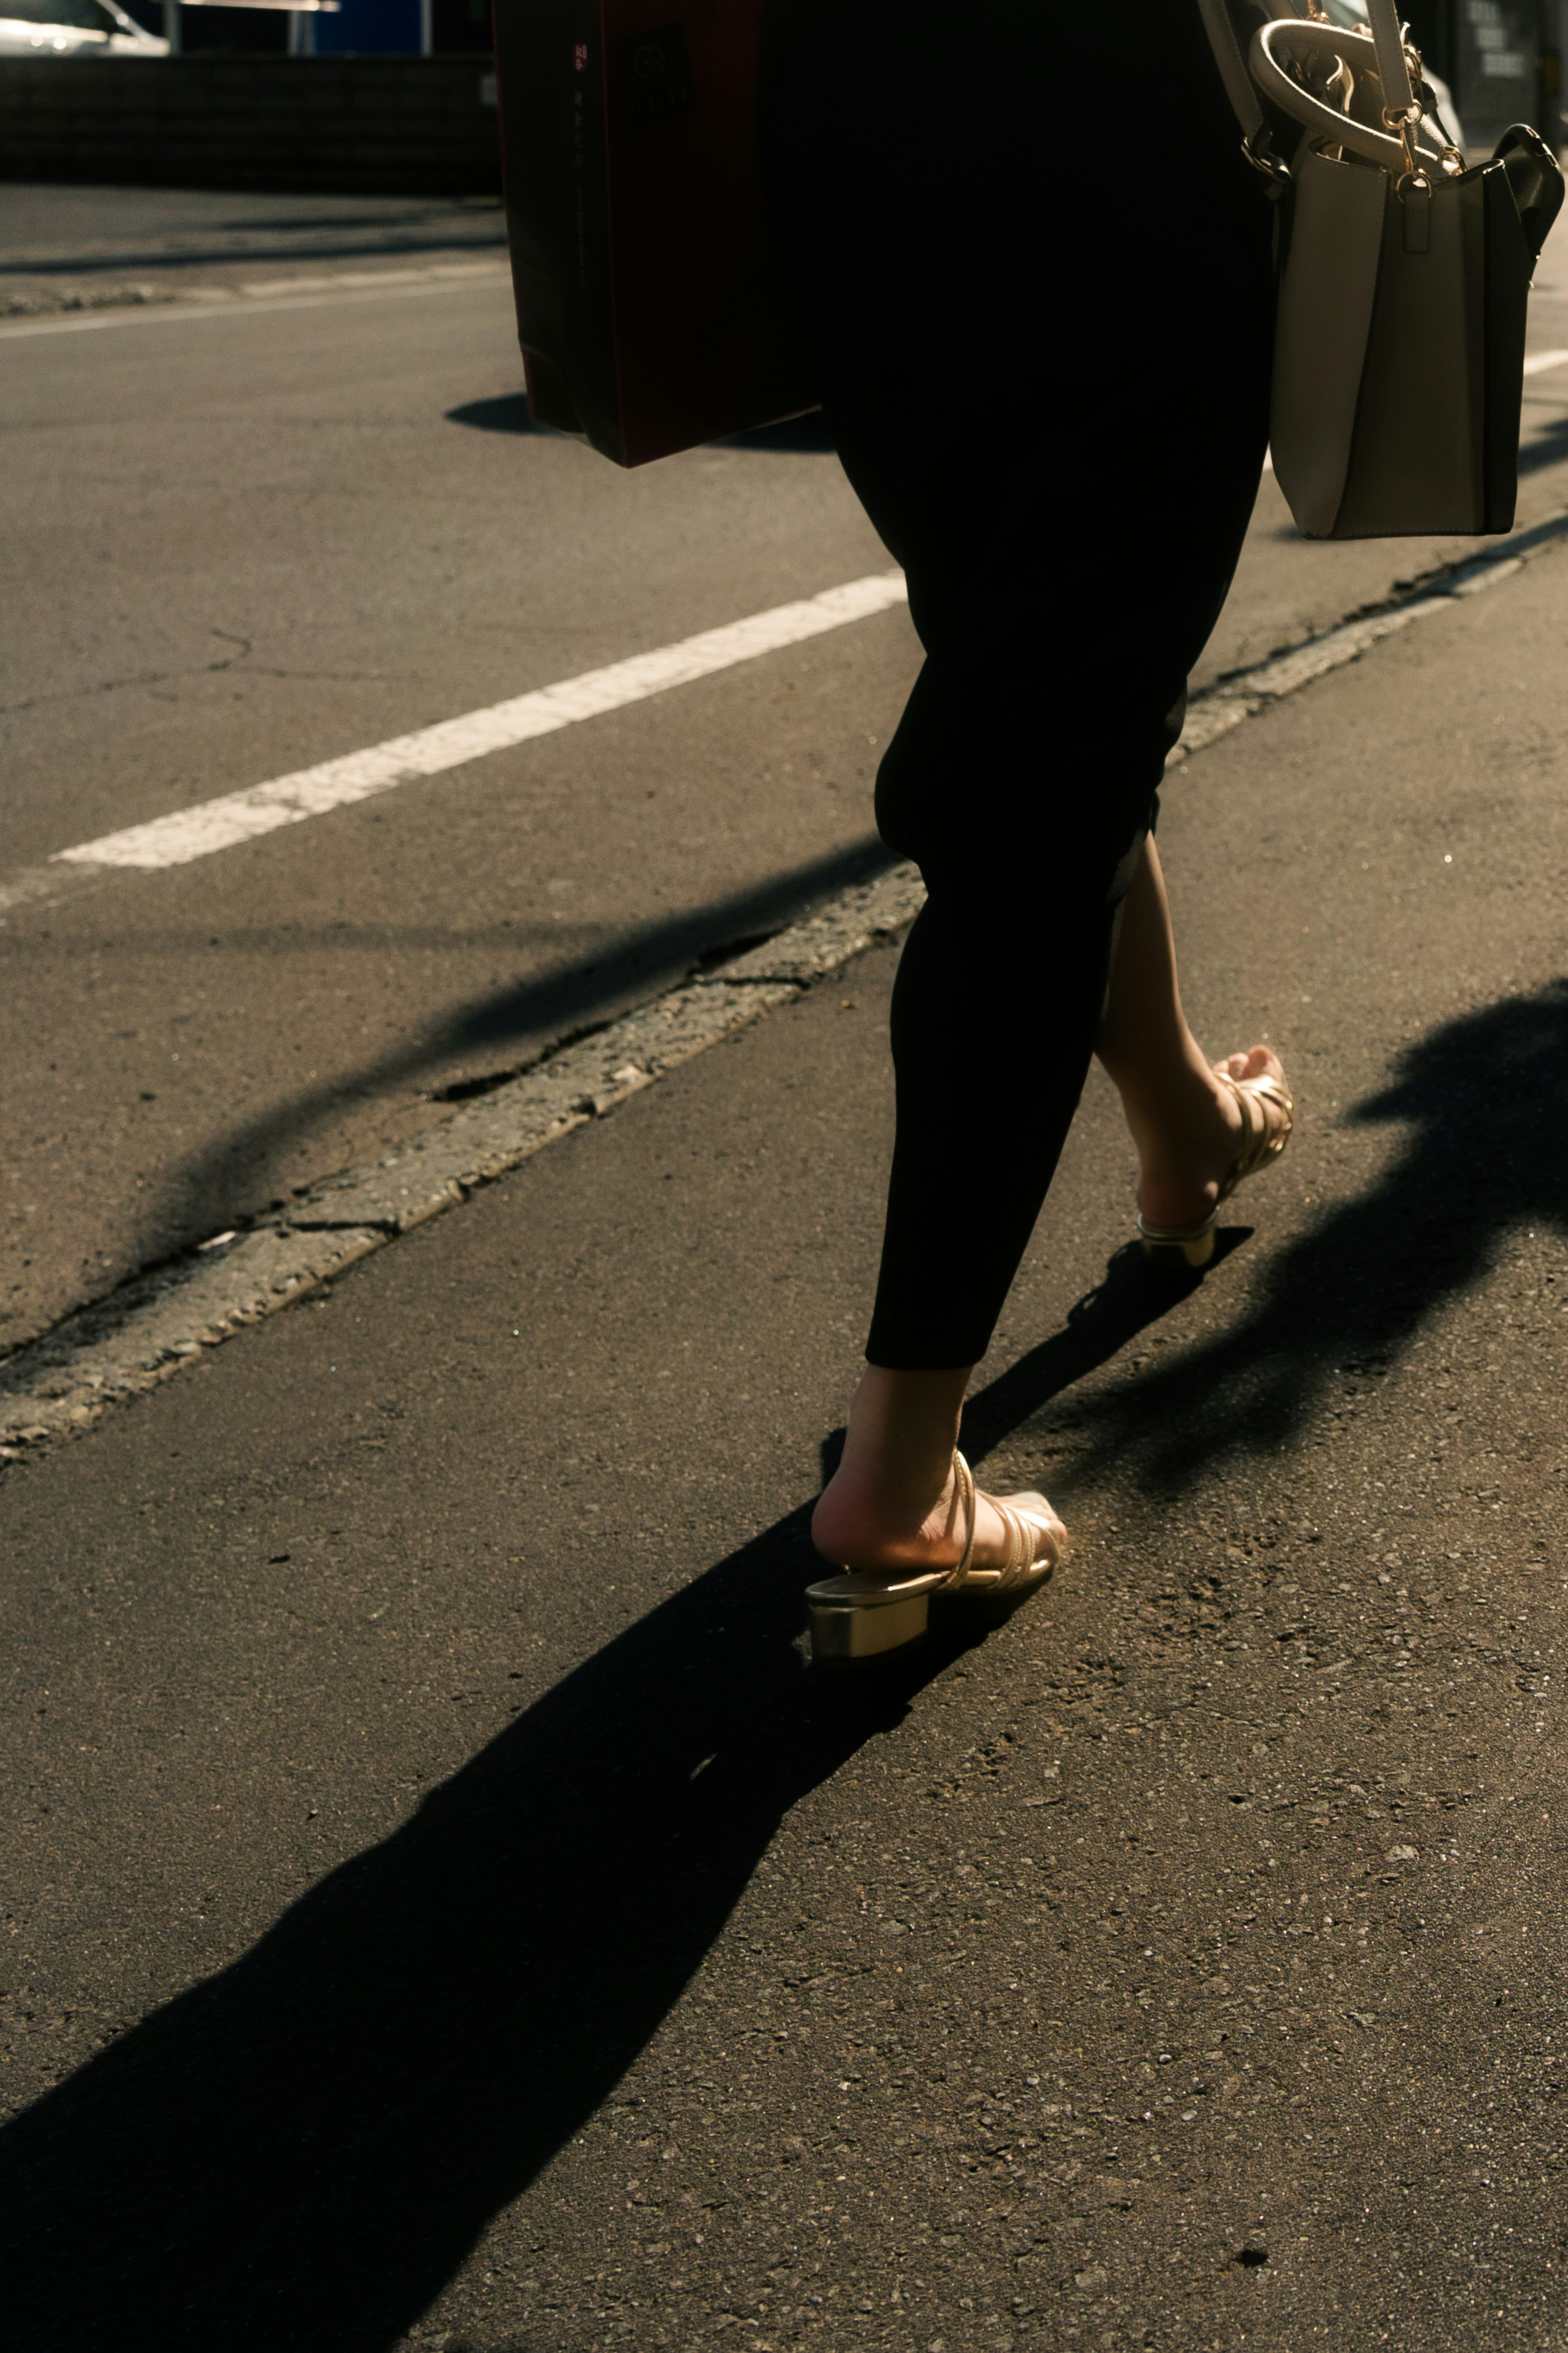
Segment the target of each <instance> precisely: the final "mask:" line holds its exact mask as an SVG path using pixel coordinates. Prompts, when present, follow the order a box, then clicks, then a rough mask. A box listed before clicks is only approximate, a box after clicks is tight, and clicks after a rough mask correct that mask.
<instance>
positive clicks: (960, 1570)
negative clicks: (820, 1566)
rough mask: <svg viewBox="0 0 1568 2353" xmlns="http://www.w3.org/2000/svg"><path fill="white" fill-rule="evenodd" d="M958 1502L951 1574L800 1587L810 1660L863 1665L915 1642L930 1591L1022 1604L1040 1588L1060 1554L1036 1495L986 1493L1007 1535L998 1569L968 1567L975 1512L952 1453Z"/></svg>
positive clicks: (864, 1574)
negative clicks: (957, 1555) (959, 1555)
mask: <svg viewBox="0 0 1568 2353" xmlns="http://www.w3.org/2000/svg"><path fill="white" fill-rule="evenodd" d="M952 1463H953V1469H954V1471H955V1472H957V1475H958V1500H959V1503H960V1504H961V1506H962V1507H963V1510H964V1511H965V1512H966V1513H967V1514H968V1516H969V1538H968V1541H967V1543H966V1544H965V1545H964V1547H963V1559H962V1560H961V1561H960V1562H959V1564H958V1566H957V1567H956V1568H934V1569H928V1570H927V1571H925V1572H924V1573H923V1574H922V1575H921V1576H918V1577H899V1576H897V1575H893V1576H889V1575H886V1574H884V1573H883V1572H882V1571H880V1570H878V1569H870V1568H862V1569H846V1570H845V1572H844V1574H843V1576H842V1577H825V1578H824V1579H823V1581H822V1583H821V1584H820V1585H813V1586H810V1587H808V1588H807V1590H806V1597H805V1598H806V1600H807V1602H808V1604H809V1605H810V1609H811V1655H812V1657H813V1659H815V1660H817V1661H819V1662H824V1661H832V1662H839V1661H842V1660H848V1659H870V1658H876V1657H878V1656H879V1655H880V1654H881V1653H883V1652H885V1651H897V1650H901V1649H902V1647H903V1645H904V1644H905V1643H906V1642H916V1641H919V1640H920V1638H921V1635H922V1634H923V1633H924V1632H925V1630H926V1622H927V1617H928V1614H929V1611H930V1607H931V1596H932V1594H933V1593H942V1594H948V1593H963V1594H973V1595H976V1596H979V1595H985V1596H988V1597H991V1598H1011V1597H1013V1596H1016V1597H1017V1598H1018V1599H1023V1597H1024V1596H1025V1595H1026V1594H1028V1593H1033V1592H1034V1591H1035V1590H1036V1589H1037V1588H1038V1587H1040V1586H1042V1585H1044V1584H1045V1583H1046V1581H1047V1578H1048V1577H1050V1576H1051V1575H1052V1574H1053V1573H1054V1572H1055V1570H1057V1569H1058V1568H1059V1567H1060V1566H1061V1564H1062V1562H1063V1561H1064V1560H1066V1558H1067V1556H1068V1546H1067V1544H1066V1542H1065V1540H1064V1539H1063V1538H1062V1537H1060V1536H1058V1534H1057V1529H1056V1525H1055V1523H1054V1521H1053V1520H1052V1519H1051V1518H1048V1517H1047V1516H1046V1515H1047V1514H1049V1512H1050V1508H1051V1507H1050V1505H1049V1504H1047V1501H1046V1499H1045V1497H1044V1496H1043V1495H1038V1494H1036V1493H1033V1492H1030V1493H1027V1494H1023V1495H1006V1496H997V1495H988V1496H987V1497H986V1499H985V1500H986V1502H987V1503H988V1504H991V1506H992V1508H993V1509H994V1511H997V1512H999V1513H1000V1514H1001V1515H1002V1524H1003V1525H1004V1526H1005V1529H1006V1531H1007V1558H1006V1560H1005V1563H1004V1565H1003V1567H1000V1568H975V1567H973V1566H972V1562H973V1553H974V1531H975V1528H976V1526H977V1525H978V1524H979V1518H980V1511H979V1505H978V1504H977V1503H976V1500H975V1489H974V1473H973V1472H972V1471H971V1469H970V1467H969V1465H968V1463H967V1462H966V1461H964V1459H963V1455H962V1454H960V1453H959V1452H958V1451H957V1450H956V1449H954V1451H953V1457H952Z"/></svg>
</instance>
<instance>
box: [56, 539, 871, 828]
mask: <svg viewBox="0 0 1568 2353" xmlns="http://www.w3.org/2000/svg"><path fill="white" fill-rule="evenodd" d="M908 596H909V591H908V589H907V588H906V586H905V585H904V575H903V574H902V573H901V572H878V573H873V574H871V575H869V576H868V577H867V578H866V579H864V580H850V581H847V582H846V583H845V584H844V586H842V587H838V588H826V589H824V590H823V592H822V594H821V595H820V596H807V597H804V598H802V599H801V600H800V602H798V603H797V604H793V605H775V606H774V607H773V609H772V610H771V611H769V612H766V613H753V614H752V615H751V617H749V618H748V619H746V620H744V621H731V622H729V623H728V624H727V625H726V626H725V627H724V628H718V629H704V630H703V631H702V632H701V633H700V635H699V636H697V637H694V638H682V639H681V640H680V642H679V644H678V645H673V646H660V647H658V649H656V650H655V651H654V652H652V653H646V654H634V655H633V656H632V657H631V659H629V660H628V661H618V662H611V663H609V664H608V665H607V666H606V667H605V669H603V670H584V672H583V673H582V674H581V676H579V677H577V678H568V679H563V680H561V681H559V683H558V684H556V685H554V686H542V687H540V688H538V689H536V691H534V692H533V693H531V694H519V695H515V696H514V697H513V698H512V700H511V701H510V702H496V703H492V704H491V705H490V706H489V709H488V710H485V711H469V712H465V714H464V715H463V717H461V718H460V719H445V720H442V721H441V722H439V723H438V724H437V725H436V726H434V727H421V728H419V729H418V730H417V731H416V733H413V734H411V735H395V736H393V737H391V738H390V740H389V741H388V742H386V743H384V744H372V745H370V747H369V748H368V750H366V751H363V752H349V753H345V754H343V755H342V758H340V759H336V760H323V761H322V762H321V764H320V765H319V766H317V767H314V768H300V769H298V770H296V772H295V773H294V774H293V775H292V776H274V777H273V778H272V779H271V780H270V781H269V782H268V783H267V784H264V785H251V786H248V787H247V789H245V790H244V791H242V792H237V793H225V794H224V795H223V796H222V797H221V798H220V799H217V800H211V801H203V802H201V803H200V804H199V805H198V806H197V807H195V808H188V809H176V810H174V812H173V813H172V814H171V815H170V816H168V817H160V818H153V820H152V822H151V823H150V824H147V825H133V826H128V827H126V828H125V829H124V830H123V831H122V832H120V833H107V834H104V835H103V836H101V838H100V839H99V840H97V841H83V842H79V843H78V844H77V845H76V846H75V848H74V849H58V850H56V851H55V852H54V854H53V856H52V857H51V858H50V860H49V861H48V862H49V864H50V865H51V866H67V865H74V866H99V867H101V866H134V867H142V868H156V867H163V866H184V865H186V864H188V863H189V861H190V860H192V859H194V858H205V857H207V856H209V855H210V853H211V852H212V851H213V850H215V849H227V848H228V847H229V846H230V845H231V843H234V842H237V841H249V840H251V839H254V837H255V836H256V835H257V834H258V833H270V832H271V831H272V830H273V829H274V828H275V827H278V826H280V825H298V824H299V823H300V821H301V819H303V818H308V817H321V816H323V815H324V814H325V813H326V811H327V810H329V809H335V808H343V807H347V806H348V804H349V803H351V802H353V801H363V800H368V799H370V798H371V797H372V796H373V795H374V794H376V793H385V792H391V791H392V790H393V789H394V787H395V786H398V785H405V784H408V783H411V782H412V781H413V780H414V779H415V778H416V777H419V776H439V775H440V774H441V772H442V771H443V770H444V769H447V768H460V767H462V766H464V765H466V764H467V763H468V761H469V760H479V759H483V758H484V756H485V754H487V753H489V752H500V751H505V750H507V749H508V748H509V747H510V745H512V744H526V743H528V742H529V741H530V739H531V737H533V736H536V735H552V734H554V733H555V732H556V731H557V729H559V728H562V727H573V726H575V725H576V723H577V722H578V721H579V720H582V719H594V718H597V717H598V716H599V715H600V713H601V712H606V711H619V710H621V709H622V708H623V707H624V706H625V705H626V703H628V702H645V701H646V700H647V697H648V696H649V695H652V694H663V693H665V692H666V691H668V689H669V688H670V687H672V686H685V685H688V684H689V682H690V681H692V680H693V679H699V678H710V677H711V676H712V675H713V673H714V672H715V671H716V670H729V669H731V667H732V666H733V664H734V663H736V662H742V661H752V660H754V659H756V657H757V656H758V655H759V654H767V653H773V652H776V651H777V650H778V649H779V648H780V647H783V646H794V645H799V644H800V643H801V642H802V640H803V639H805V638H816V637H820V636H822V635H823V634H824V632H825V631H826V630H828V629H838V628H843V627H844V625H845V623H846V622H848V621H859V620H863V619H865V618H866V617H868V615H870V614H872V613H882V612H886V611H887V610H888V609H889V607H891V606H894V605H901V604H903V603H904V602H905V601H906V600H907V598H908Z"/></svg>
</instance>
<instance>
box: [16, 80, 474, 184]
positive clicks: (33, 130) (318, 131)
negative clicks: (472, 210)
mask: <svg viewBox="0 0 1568 2353" xmlns="http://www.w3.org/2000/svg"><path fill="white" fill-rule="evenodd" d="M0 177H4V178H5V179H9V180H76V181H98V182H104V181H107V182H119V183H121V184H128V185H152V186H161V187H204V188H300V189H308V190H320V191H323V192H325V191H328V190H332V189H342V190H345V191H350V192H353V193H354V194H356V195H371V194H373V193H384V194H388V195H437V194H439V195H493V194H495V193H496V192H497V191H499V189H500V140H499V137H498V132H497V125H496V107H495V82H494V77H493V75H492V74H491V73H490V72H489V69H488V66H487V63H486V60H485V59H484V58H439V57H437V58H410V57H364V58H330V57H328V58H287V57H234V56H223V55H203V54H202V53H200V52H199V51H198V52H197V53H196V54H195V55H194V56H188V57H174V58H0Z"/></svg>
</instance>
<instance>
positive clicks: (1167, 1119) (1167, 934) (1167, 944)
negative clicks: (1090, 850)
mask: <svg viewBox="0 0 1568 2353" xmlns="http://www.w3.org/2000/svg"><path fill="white" fill-rule="evenodd" d="M1095 1051H1096V1053H1097V1054H1098V1055H1099V1057H1100V1061H1101V1063H1102V1064H1103V1065H1104V1067H1105V1070H1106V1071H1107V1072H1108V1074H1109V1075H1110V1079H1111V1080H1112V1082H1114V1084H1115V1087H1116V1090H1117V1092H1118V1093H1119V1094H1120V1095H1121V1108H1122V1110H1123V1112H1124V1113H1126V1115H1127V1124H1128V1126H1129V1127H1130V1128H1131V1131H1132V1140H1133V1142H1134V1144H1136V1145H1137V1146H1138V1157H1139V1163H1140V1170H1141V1175H1140V1182H1139V1187H1138V1207H1139V1208H1140V1209H1141V1210H1142V1213H1143V1215H1144V1216H1145V1217H1146V1218H1148V1219H1150V1220H1151V1221H1152V1223H1153V1224H1155V1225H1158V1226H1183V1225H1189V1224H1196V1222H1197V1220H1198V1219H1200V1218H1203V1217H1206V1215H1207V1214H1208V1212H1209V1210H1210V1209H1212V1208H1214V1206H1215V1202H1216V1201H1217V1199H1218V1198H1219V1188H1220V1185H1221V1183H1222V1181H1223V1180H1224V1178H1225V1176H1226V1172H1227V1171H1228V1170H1229V1168H1230V1166H1231V1165H1232V1163H1233V1162H1234V1161H1235V1159H1236V1155H1237V1150H1238V1149H1239V1146H1240V1143H1241V1132H1242V1123H1241V1113H1240V1110H1239V1109H1238V1107H1237V1102H1236V1098H1235V1096H1234V1095H1233V1094H1232V1093H1231V1092H1230V1090H1229V1089H1228V1087H1224V1086H1222V1085H1221V1084H1220V1082H1219V1080H1218V1078H1217V1077H1216V1075H1215V1069H1214V1067H1213V1066H1212V1065H1211V1064H1210V1063H1209V1062H1207V1061H1206V1060H1205V1058H1204V1053H1203V1049H1202V1048H1201V1047H1200V1046H1199V1044H1198V1041H1197V1039H1195V1038H1194V1036H1193V1033H1192V1031H1191V1030H1190V1029H1188V1027H1187V1020H1186V1016H1185V1014H1184V1012H1183V1011H1182V997H1181V989H1180V987H1179V985H1178V982H1177V977H1176V943H1175V935H1174V934H1173V930H1172V928H1171V910H1170V903H1169V902H1168V900H1167V899H1166V896H1165V878H1164V875H1163V872H1162V871H1161V866H1160V853H1159V851H1158V849H1156V848H1155V846H1154V837H1153V835H1152V834H1151V835H1150V836H1149V839H1148V841H1147V843H1146V844H1145V846H1144V850H1143V856H1142V859H1141V860H1140V861H1139V865H1138V871H1137V873H1136V874H1135V875H1134V876H1133V879H1132V886H1131V890H1130V891H1129V892H1128V893H1127V898H1126V902H1125V903H1124V905H1123V907H1122V911H1121V938H1120V940H1119V941H1118V944H1117V951H1116V962H1115V965H1114V966H1113V968H1112V972H1111V977H1110V997H1109V998H1108V1000H1107V1004H1106V1011H1105V1019H1104V1021H1103V1022H1102V1023H1101V1025H1100V1036H1099V1038H1098V1039H1096V1041H1095ZM1224 1067H1225V1069H1226V1070H1227V1071H1229V1072H1230V1075H1231V1076H1232V1078H1237V1079H1255V1078H1260V1077H1261V1076H1262V1075H1263V1073H1264V1072H1265V1071H1273V1073H1274V1074H1275V1075H1276V1077H1280V1076H1283V1073H1282V1071H1280V1067H1279V1060H1278V1059H1277V1057H1276V1056H1275V1055H1274V1054H1273V1053H1272V1052H1271V1050H1269V1048H1268V1047H1267V1046H1254V1047H1253V1048H1252V1049H1251V1050H1250V1052H1248V1053H1246V1054H1232V1055H1231V1056H1230V1057H1229V1059H1228V1060H1227V1061H1226V1063H1225V1065H1224ZM1266 1116H1267V1117H1268V1120H1269V1121H1270V1122H1271V1123H1273V1122H1276V1121H1278V1120H1279V1117H1280V1114H1279V1112H1278V1111H1276V1110H1274V1109H1273V1108H1272V1107H1271V1106H1270V1107H1267V1108H1266Z"/></svg>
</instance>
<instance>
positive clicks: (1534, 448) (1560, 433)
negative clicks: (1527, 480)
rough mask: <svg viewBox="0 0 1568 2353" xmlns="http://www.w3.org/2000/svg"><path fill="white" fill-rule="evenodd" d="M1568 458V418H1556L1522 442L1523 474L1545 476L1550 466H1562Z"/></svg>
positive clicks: (1521, 464)
mask: <svg viewBox="0 0 1568 2353" xmlns="http://www.w3.org/2000/svg"><path fill="white" fill-rule="evenodd" d="M1565 458H1568V417H1554V418H1553V419H1552V423H1551V424H1550V425H1543V426H1542V427H1540V429H1539V430H1538V431H1537V432H1534V433H1532V434H1531V437H1530V438H1529V440H1528V441H1524V442H1521V445H1520V452H1519V470H1520V472H1521V474H1543V473H1544V472H1545V470H1546V469H1547V467H1548V466H1560V465H1561V464H1562V462H1563V459H1565Z"/></svg>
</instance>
